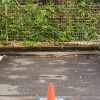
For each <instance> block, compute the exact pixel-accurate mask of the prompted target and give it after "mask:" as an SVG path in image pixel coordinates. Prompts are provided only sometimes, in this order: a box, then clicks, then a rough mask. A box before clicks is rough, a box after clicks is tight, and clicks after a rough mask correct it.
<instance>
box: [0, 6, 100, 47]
mask: <svg viewBox="0 0 100 100" xmlns="http://www.w3.org/2000/svg"><path fill="white" fill-rule="evenodd" d="M59 6H62V5H59ZM54 7H55V10H56V12H57V15H58V17H57V19H58V20H59V22H60V23H64V24H65V25H66V26H65V27H64V28H62V27H61V28H60V30H61V31H67V30H68V27H67V25H68V21H70V20H74V21H75V22H79V23H81V24H84V22H85V21H87V19H88V18H87V17H85V18H84V19H78V18H76V15H77V14H76V13H72V12H73V11H74V10H76V11H77V7H76V5H74V6H67V7H64V8H63V11H62V12H59V11H57V7H58V6H57V5H55V6H54ZM85 9H87V8H84V10H85ZM90 13H91V16H94V17H95V16H97V15H98V14H100V6H98V5H93V6H92V7H91V11H90ZM26 15H27V13H25V12H24V13H23V11H22V10H20V8H18V7H17V6H11V5H7V18H9V19H10V20H11V21H12V20H14V21H15V22H16V23H17V24H18V27H16V28H20V27H22V25H21V22H22V21H27V20H26V19H24V17H25V16H26ZM4 16H5V17H6V15H5V7H4V6H0V21H1V23H2V18H3V17H4ZM52 20H53V18H52ZM88 20H91V19H88ZM97 21H98V23H97V24H96V28H97V32H98V33H97V34H98V36H99V39H98V40H92V43H95V44H99V45H100V17H98V19H97ZM56 24H57V23H55V25H56ZM1 25H2V24H1ZM6 27H7V28H6ZM11 27H14V25H12V22H11V23H10V24H9V25H8V24H7V23H6V22H5V26H4V27H3V28H4V29H3V30H5V31H3V33H2V31H0V41H5V40H7V41H13V40H18V41H24V37H27V40H28V41H31V39H30V38H31V37H30V34H31V33H34V29H35V28H36V27H33V26H32V25H30V23H28V24H26V22H25V25H24V26H23V30H21V32H22V31H23V33H20V34H17V31H15V30H14V29H13V30H12V34H9V31H10V32H11V30H10V28H11ZM78 27H80V26H78ZM6 31H7V33H6ZM72 31H74V32H75V34H74V35H73V37H77V38H76V40H75V41H74V43H75V42H76V43H82V42H83V41H85V42H84V43H87V42H86V40H85V38H84V29H81V28H80V29H78V30H77V26H74V27H73V28H72ZM7 35H8V36H7ZM3 36H5V38H4V37H3ZM6 38H8V39H6ZM54 38H55V37H54ZM80 41H82V42H80ZM88 43H89V42H88Z"/></svg>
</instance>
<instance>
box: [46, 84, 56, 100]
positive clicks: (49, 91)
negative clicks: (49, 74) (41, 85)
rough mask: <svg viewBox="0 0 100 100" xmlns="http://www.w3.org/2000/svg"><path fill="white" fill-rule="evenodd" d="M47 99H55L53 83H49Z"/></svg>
mask: <svg viewBox="0 0 100 100" xmlns="http://www.w3.org/2000/svg"><path fill="white" fill-rule="evenodd" d="M47 100H55V92H54V86H53V83H50V84H49V89H48V95H47Z"/></svg>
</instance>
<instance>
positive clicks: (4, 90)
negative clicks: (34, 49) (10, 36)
mask: <svg viewBox="0 0 100 100" xmlns="http://www.w3.org/2000/svg"><path fill="white" fill-rule="evenodd" d="M51 82H52V83H53V84H54V89H55V95H56V97H66V98H67V100H100V55H88V56H86V55H80V56H77V55H76V56H66V57H35V56H7V57H4V58H3V59H2V60H1V61H0V100H36V98H37V97H46V96H47V92H48V86H49V83H51Z"/></svg>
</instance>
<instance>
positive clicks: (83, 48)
mask: <svg viewBox="0 0 100 100" xmlns="http://www.w3.org/2000/svg"><path fill="white" fill-rule="evenodd" d="M76 50H77V51H93V50H98V51H99V50H100V48H99V46H65V47H0V52H2V51H3V52H4V51H6V52H7V51H76Z"/></svg>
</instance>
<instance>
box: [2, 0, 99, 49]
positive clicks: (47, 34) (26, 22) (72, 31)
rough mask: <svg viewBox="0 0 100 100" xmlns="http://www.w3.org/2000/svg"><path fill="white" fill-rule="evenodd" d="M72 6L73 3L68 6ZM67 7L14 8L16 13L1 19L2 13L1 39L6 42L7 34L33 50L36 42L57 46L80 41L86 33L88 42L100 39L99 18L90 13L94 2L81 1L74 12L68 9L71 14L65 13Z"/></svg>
mask: <svg viewBox="0 0 100 100" xmlns="http://www.w3.org/2000/svg"><path fill="white" fill-rule="evenodd" d="M51 1H52V0H51ZM67 3H68V2H67ZM69 5H72V4H71V3H69ZM67 7H69V6H67ZM65 8H66V5H62V6H58V7H56V9H55V7H54V6H53V5H52V2H51V3H50V5H44V6H42V7H40V6H38V4H29V3H28V4H27V5H26V6H24V7H23V8H21V9H20V8H18V7H17V6H13V11H14V12H10V11H9V12H10V13H9V14H8V16H7V17H5V16H2V14H3V13H4V12H3V11H2V12H1V13H0V39H2V40H3V41H5V40H6V38H7V34H8V38H9V37H11V36H14V39H16V40H18V41H25V43H26V45H29V46H30V47H33V46H34V42H43V41H46V42H50V41H56V45H58V44H59V43H63V42H66V41H75V40H79V38H80V37H79V36H80V34H83V36H84V37H83V40H86V41H90V40H97V39H98V29H97V27H96V25H97V24H98V19H99V18H100V15H99V14H97V15H98V16H94V15H93V13H95V12H93V11H92V10H91V8H92V3H91V5H90V4H88V3H86V2H84V1H82V2H80V3H78V4H77V5H76V6H75V9H72V10H70V8H69V9H68V11H69V12H68V13H65V12H64V10H65ZM70 13H71V14H72V15H71V16H70ZM58 17H62V18H63V19H66V20H67V21H66V23H65V22H64V23H63V22H61V21H60V20H59V19H58ZM6 23H7V24H6ZM6 27H7V34H6V32H5V29H6ZM9 39H10V38H9ZM9 41H12V39H10V40H9Z"/></svg>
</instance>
